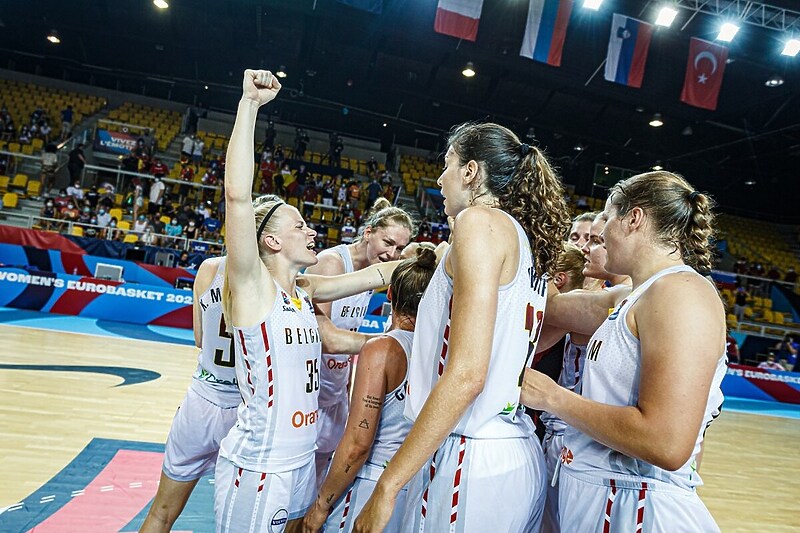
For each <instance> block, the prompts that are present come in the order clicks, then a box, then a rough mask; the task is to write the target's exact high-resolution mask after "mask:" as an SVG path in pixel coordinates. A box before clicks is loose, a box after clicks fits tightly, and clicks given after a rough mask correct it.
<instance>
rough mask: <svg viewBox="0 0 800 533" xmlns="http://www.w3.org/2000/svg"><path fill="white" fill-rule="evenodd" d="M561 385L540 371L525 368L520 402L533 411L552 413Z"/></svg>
mask: <svg viewBox="0 0 800 533" xmlns="http://www.w3.org/2000/svg"><path fill="white" fill-rule="evenodd" d="M558 388H559V385H558V384H557V383H556V382H555V381H553V380H552V379H550V377H549V376H547V375H545V374H542V373H541V372H539V371H538V370H533V369H532V368H525V370H524V373H523V375H522V389H521V390H520V394H519V401H520V402H521V403H522V404H523V405H525V406H527V407H530V408H531V409H538V410H541V411H548V412H550V411H551V409H552V406H553V396H554V395H555V394H557V393H558Z"/></svg>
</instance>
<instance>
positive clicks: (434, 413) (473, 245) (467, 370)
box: [355, 208, 516, 532]
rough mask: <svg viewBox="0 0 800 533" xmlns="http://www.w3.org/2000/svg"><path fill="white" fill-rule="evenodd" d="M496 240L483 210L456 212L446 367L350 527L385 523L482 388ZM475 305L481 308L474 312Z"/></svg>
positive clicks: (492, 313)
mask: <svg viewBox="0 0 800 533" xmlns="http://www.w3.org/2000/svg"><path fill="white" fill-rule="evenodd" d="M499 216H503V215H499ZM514 240H515V241H516V235H514ZM498 241H499V242H501V243H502V244H503V245H506V244H507V243H508V242H510V239H509V237H508V235H505V233H504V232H503V231H502V230H501V228H500V227H499V224H498V220H497V219H495V218H494V217H493V215H492V214H491V213H489V210H487V209H482V208H471V209H468V210H466V211H464V212H463V213H461V214H460V215H459V220H458V233H457V234H456V237H455V239H454V241H453V246H452V248H451V250H450V253H449V254H448V260H449V261H451V263H450V266H451V267H452V269H453V282H454V285H453V310H452V315H451V319H450V321H451V329H450V331H451V336H450V341H449V350H448V356H447V359H448V361H447V366H446V367H445V370H444V373H443V374H442V376H441V378H439V381H438V382H437V384H436V385H435V386H434V388H433V390H432V391H431V394H430V395H429V396H428V399H427V400H426V401H425V405H424V406H423V408H422V410H421V411H420V413H419V416H418V417H417V420H416V421H415V422H414V425H413V426H412V428H411V431H410V432H409V434H408V436H407V437H406V439H405V441H404V442H403V444H402V446H400V449H399V450H398V451H397V453H396V454H395V455H394V458H393V459H392V461H391V462H390V463H389V466H387V468H386V470H385V471H384V472H383V474H382V475H381V478H380V481H379V482H378V484H377V486H376V488H375V492H374V493H373V496H372V498H371V499H370V501H369V502H368V503H367V506H366V507H365V508H364V510H363V511H362V513H361V515H360V516H359V518H358V520H357V522H356V529H355V531H359V532H360V531H373V530H381V528H383V527H385V525H386V522H387V521H388V520H389V517H390V516H391V513H392V508H393V506H394V500H395V498H396V497H397V493H398V492H399V491H400V489H401V488H402V487H403V486H405V485H406V484H407V483H408V481H409V480H410V479H411V478H412V477H413V476H414V474H415V473H416V472H418V471H419V469H420V468H422V466H423V465H424V464H425V461H427V460H428V458H429V457H431V455H433V453H434V452H435V451H436V449H437V448H438V447H439V446H440V445H441V444H442V442H443V441H444V439H445V437H447V435H448V434H449V433H450V432H451V431H452V430H453V428H454V427H455V426H456V424H457V423H458V420H459V419H460V418H461V417H462V416H463V414H464V412H465V411H466V410H467V409H468V408H469V406H470V405H471V404H472V402H473V401H474V400H475V398H476V397H477V396H478V395H479V394H480V393H481V391H482V390H483V387H484V382H485V380H486V375H487V373H488V368H489V359H490V356H491V351H492V340H493V334H494V322H495V320H496V317H497V291H498V287H499V286H500V278H501V272H502V269H503V263H504V261H505V257H504V256H503V255H502V254H488V253H486V250H485V246H484V244H485V243H487V242H498ZM476 309H480V310H481V312H480V313H476V312H475V310H476Z"/></svg>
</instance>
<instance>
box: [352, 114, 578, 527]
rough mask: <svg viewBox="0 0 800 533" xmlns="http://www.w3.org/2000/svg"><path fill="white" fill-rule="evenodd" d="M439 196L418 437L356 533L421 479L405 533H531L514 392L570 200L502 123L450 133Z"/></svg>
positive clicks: (418, 352) (525, 421) (378, 523)
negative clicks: (442, 223)
mask: <svg viewBox="0 0 800 533" xmlns="http://www.w3.org/2000/svg"><path fill="white" fill-rule="evenodd" d="M438 183H439V185H440V186H441V188H442V195H443V196H444V207H445V213H446V214H447V215H449V216H455V217H456V223H455V228H454V233H453V242H452V246H451V247H450V249H449V250H448V251H447V252H446V255H445V259H444V260H443V261H442V262H441V263H440V264H439V266H438V267H437V270H436V272H435V274H434V276H433V279H432V280H431V283H430V285H429V286H428V289H427V290H426V291H425V295H424V296H423V298H422V302H421V303H420V307H419V313H418V315H417V327H416V333H415V336H414V347H413V354H412V357H411V366H410V370H409V392H408V396H407V398H406V416H407V417H408V418H410V419H411V420H413V421H414V425H413V427H412V429H411V431H410V433H409V434H408V437H407V438H406V440H405V442H404V443H403V445H402V446H400V448H399V450H398V451H397V453H396V454H395V456H394V458H393V459H392V460H391V462H390V463H389V465H388V466H387V467H386V470H384V472H383V474H382V475H381V478H380V480H379V481H378V484H377V485H376V488H375V491H374V492H373V494H372V497H371V498H370V500H369V502H368V503H367V504H366V506H365V507H364V510H363V511H362V513H361V515H360V516H359V518H358V519H357V521H356V525H355V531H358V532H364V531H381V530H382V529H383V528H384V527H385V526H386V524H387V522H388V521H389V519H390V517H391V516H392V513H393V508H394V506H395V502H396V499H397V497H398V494H399V492H400V490H401V489H402V488H403V487H404V486H405V485H406V484H407V483H408V482H409V481H410V480H411V478H412V477H413V476H415V474H417V473H419V474H420V475H418V476H416V478H415V480H414V482H413V483H412V485H410V486H409V489H408V496H407V500H408V502H407V505H406V512H405V514H404V517H403V524H402V528H401V529H402V531H415V532H417V531H420V532H441V531H457V532H459V531H504V532H505V531H528V530H530V531H536V530H538V527H539V523H540V520H541V513H542V506H543V505H544V464H543V462H542V451H541V447H540V445H539V442H538V439H536V437H535V436H534V434H533V428H532V425H533V424H532V421H531V420H530V418H529V417H528V416H527V415H526V414H525V413H524V410H523V409H522V408H521V407H520V406H519V405H518V402H519V387H518V385H519V379H520V375H521V372H522V369H523V368H524V367H525V366H526V364H530V363H531V361H532V359H533V354H534V353H535V352H536V340H537V333H538V327H539V324H540V322H541V316H542V314H543V311H544V305H545V298H546V292H547V287H546V282H545V280H544V278H543V276H544V274H545V273H551V274H552V272H553V271H554V269H555V265H556V259H557V258H558V256H559V255H560V253H561V250H562V242H561V239H562V237H563V236H564V235H565V234H566V231H567V229H568V228H569V215H568V213H567V209H566V206H565V204H564V193H563V189H562V187H561V183H560V180H559V178H558V177H557V176H556V174H555V172H554V171H553V170H552V168H551V167H550V164H549V162H548V161H547V159H546V158H545V156H544V154H543V153H542V152H540V151H539V150H538V149H537V148H535V147H531V146H529V145H527V144H525V143H521V142H520V141H519V139H518V138H517V136H516V135H514V133H512V132H511V131H510V130H508V129H506V128H504V127H502V126H499V125H497V124H465V125H462V126H458V127H456V128H454V130H453V131H452V133H451V135H450V138H449V141H448V150H447V154H446V156H445V167H444V170H443V172H442V175H441V176H440V177H439V180H438ZM489 250H491V253H487V252H488V251H489ZM426 463H427V464H426ZM423 467H424V468H423ZM454 480H455V481H454ZM443 502H448V503H449V502H452V505H447V504H444V503H443Z"/></svg>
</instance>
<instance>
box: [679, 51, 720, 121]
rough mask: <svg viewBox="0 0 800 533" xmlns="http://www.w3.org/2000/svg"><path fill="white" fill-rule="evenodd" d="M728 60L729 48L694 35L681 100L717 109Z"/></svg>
mask: <svg viewBox="0 0 800 533" xmlns="http://www.w3.org/2000/svg"><path fill="white" fill-rule="evenodd" d="M727 61H728V49H727V48H725V47H724V46H721V45H718V44H715V43H710V42H708V41H704V40H702V39H698V38H697V37H692V40H691V44H690V45H689V59H688V61H687V62H686V78H684V80H683V90H682V91H681V102H684V103H686V104H689V105H693V106H695V107H702V108H703V109H710V110H711V111H714V110H715V109H717V97H718V96H719V90H720V88H721V87H722V76H723V74H725V64H726V62H727Z"/></svg>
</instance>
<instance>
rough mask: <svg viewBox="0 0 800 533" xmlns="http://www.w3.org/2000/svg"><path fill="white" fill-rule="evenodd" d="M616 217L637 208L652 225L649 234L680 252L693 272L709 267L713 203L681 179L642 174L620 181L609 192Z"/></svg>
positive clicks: (665, 174) (661, 173) (711, 250)
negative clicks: (651, 230)
mask: <svg viewBox="0 0 800 533" xmlns="http://www.w3.org/2000/svg"><path fill="white" fill-rule="evenodd" d="M609 197H610V198H611V205H613V206H615V207H616V208H617V212H618V213H619V216H620V217H623V216H625V215H626V214H627V213H628V211H630V210H631V209H632V208H634V207H640V208H641V209H642V210H643V211H644V212H645V213H646V214H647V216H648V218H649V219H650V220H651V221H652V228H653V233H654V234H655V235H656V237H657V238H658V239H659V240H660V241H661V242H662V243H664V244H667V245H670V246H673V247H674V249H675V251H678V252H680V254H681V258H682V259H683V262H684V263H686V264H687V265H689V266H691V267H693V268H694V269H695V270H699V271H703V272H708V271H710V270H711V267H712V258H713V245H712V242H713V241H712V239H713V237H714V233H715V229H714V218H715V215H714V213H713V211H712V208H713V207H714V205H715V204H714V200H712V199H711V197H710V196H708V195H707V194H704V193H701V192H698V191H695V190H694V187H692V186H691V185H690V184H689V182H687V181H686V180H685V179H684V178H683V177H682V176H679V175H678V174H673V173H672V172H667V171H663V170H661V171H657V172H646V173H644V174H639V175H637V176H633V177H632V178H628V179H626V180H623V181H620V182H619V183H617V184H616V185H614V186H613V187H612V188H611V191H610V192H609Z"/></svg>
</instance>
